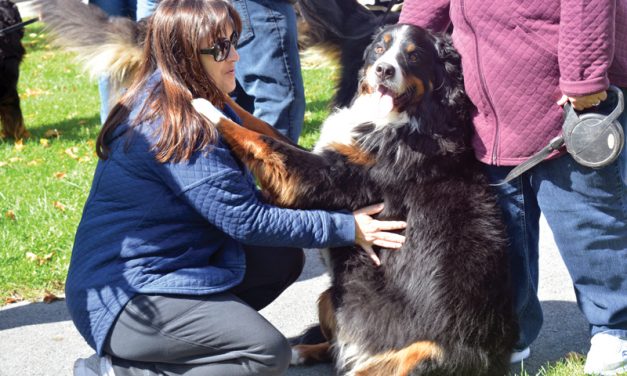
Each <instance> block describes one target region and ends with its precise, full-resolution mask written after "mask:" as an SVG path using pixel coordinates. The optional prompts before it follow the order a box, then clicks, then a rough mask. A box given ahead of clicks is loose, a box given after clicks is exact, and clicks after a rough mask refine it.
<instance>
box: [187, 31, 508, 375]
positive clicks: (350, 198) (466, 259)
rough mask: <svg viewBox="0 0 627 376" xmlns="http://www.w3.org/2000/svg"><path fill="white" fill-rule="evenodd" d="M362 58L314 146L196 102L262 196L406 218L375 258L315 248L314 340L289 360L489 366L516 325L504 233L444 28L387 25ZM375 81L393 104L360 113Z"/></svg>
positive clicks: (459, 369)
mask: <svg viewBox="0 0 627 376" xmlns="http://www.w3.org/2000/svg"><path fill="white" fill-rule="evenodd" d="M416 51H417V55H413V53H414V52H416ZM386 54H388V55H386ZM365 60H366V63H365V66H364V68H363V70H362V74H361V80H360V91H359V93H358V95H357V98H356V99H355V101H354V102H353V104H352V105H351V106H350V107H349V108H346V109H340V110H338V111H336V112H334V113H333V114H332V115H331V116H330V117H329V119H327V121H326V122H325V124H324V125H323V130H322V134H321V141H320V142H319V143H318V145H317V146H316V152H315V153H310V152H307V151H304V150H302V149H300V148H298V147H296V146H294V145H290V144H288V143H285V142H283V141H280V140H277V139H275V138H273V137H270V136H267V135H262V134H259V133H256V132H252V131H249V130H247V129H245V128H250V124H249V123H248V121H246V120H245V121H244V124H243V125H244V127H240V126H238V125H236V124H234V123H232V122H231V121H229V120H227V119H226V118H224V117H223V116H221V115H220V113H219V112H218V111H217V110H215V109H211V108H210V107H211V106H210V105H208V107H209V108H207V107H203V106H197V108H198V109H199V110H200V111H201V112H202V113H204V114H206V115H207V116H208V118H209V119H210V120H211V121H212V122H214V123H216V124H218V126H219V127H220V132H221V134H222V136H223V137H224V138H225V140H226V141H227V142H228V143H229V144H230V145H231V147H232V149H233V151H234V153H235V154H236V155H237V156H238V158H240V159H241V160H242V161H243V162H244V163H245V164H246V165H247V166H248V167H249V168H250V169H251V170H252V171H253V173H254V174H255V176H256V177H257V178H258V179H259V181H260V183H261V185H262V186H263V187H264V190H265V192H266V193H267V194H268V198H269V200H271V201H272V202H274V203H276V204H278V205H282V206H286V207H295V208H323V209H329V210H334V209H346V208H348V209H357V208H359V207H362V206H365V205H368V204H372V203H375V202H378V201H384V202H385V209H384V211H383V212H382V213H381V215H380V218H384V219H394V220H406V221H407V224H408V227H407V229H406V231H405V235H406V238H407V240H406V243H405V244H404V245H403V247H402V249H401V250H399V251H389V250H380V252H379V257H380V258H381V261H382V266H381V267H378V268H377V267H374V266H373V265H372V262H371V260H370V259H369V258H368V257H367V256H366V254H365V253H364V252H361V251H359V250H357V249H355V248H354V247H345V248H336V249H331V250H330V251H328V253H327V254H326V256H327V259H328V260H329V261H330V263H329V264H330V265H329V266H330V269H331V275H332V286H331V288H330V289H329V290H328V291H326V292H325V293H323V294H322V296H321V298H320V301H319V304H320V307H319V312H320V324H321V328H322V332H323V333H324V334H325V337H326V338H327V339H328V343H326V344H325V343H322V344H317V345H304V346H297V347H296V349H295V350H296V352H297V353H296V361H297V362H307V361H315V360H324V359H326V358H328V355H325V354H326V353H328V352H329V351H332V353H333V359H334V360H335V362H336V366H337V367H338V370H339V371H340V372H341V373H343V374H347V375H408V374H410V373H411V374H420V375H427V374H428V375H431V374H434V375H436V374H437V375H441V374H444V375H503V374H505V373H506V372H507V371H508V366H509V355H510V353H511V351H512V348H513V345H514V343H515V341H516V335H517V334H516V333H517V326H516V323H515V319H514V314H513V309H512V305H511V304H512V303H511V298H510V289H509V284H508V282H509V281H508V270H509V268H508V263H507V258H506V251H505V244H506V240H505V236H504V228H503V225H502V223H501V222H500V216H499V209H498V207H497V205H496V200H495V198H494V197H493V195H492V193H491V191H490V189H489V186H488V184H487V181H486V179H485V177H484V176H483V174H482V172H481V169H480V166H479V164H478V162H477V161H476V160H475V159H474V156H473V153H472V150H471V149H470V147H469V144H470V132H471V124H470V117H469V110H470V104H469V102H468V99H467V98H466V96H465V93H464V90H463V83H462V80H461V74H460V72H459V69H460V68H459V67H460V64H459V63H460V61H459V56H458V55H457V53H456V52H455V51H454V49H453V48H452V46H451V44H450V41H449V40H448V38H446V37H444V36H435V35H431V34H429V33H427V32H426V31H424V30H421V29H419V28H416V27H410V26H407V25H400V26H393V27H389V28H386V29H384V30H383V31H382V32H381V33H380V34H379V35H378V36H377V37H376V38H375V40H374V41H373V43H372V44H371V45H370V46H369V47H368V49H367V51H366V55H365ZM394 62H396V63H394ZM394 64H396V65H395V66H394ZM390 66H392V67H394V69H391V68H390ZM381 67H383V68H384V69H379V68H381ZM391 71H395V72H396V74H394V75H389V74H388V73H389V72H391ZM373 72H374V73H373ZM380 92H383V93H384V95H391V96H393V98H394V110H393V111H392V112H391V113H389V114H388V115H386V116H384V117H381V118H376V119H373V120H372V121H365V122H364V121H363V119H364V112H366V113H367V111H368V109H367V107H368V106H369V105H370V104H371V103H372V102H371V101H370V99H368V98H370V96H372V95H373V93H374V95H375V96H377V95H378V94H376V93H380ZM364 101H365V102H364ZM364 103H365V105H364ZM232 105H233V106H235V105H234V104H232ZM239 111H241V110H239ZM367 116H368V115H366V117H367ZM256 127H257V128H259V126H258V125H257V126H256ZM346 133H348V135H347V134H346Z"/></svg>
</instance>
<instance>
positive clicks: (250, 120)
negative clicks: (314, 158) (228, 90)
mask: <svg viewBox="0 0 627 376" xmlns="http://www.w3.org/2000/svg"><path fill="white" fill-rule="evenodd" d="M225 101H226V104H228V105H229V106H230V107H231V108H232V109H233V111H234V112H235V113H236V114H237V116H239V118H240V119H242V126H243V127H245V128H248V129H250V130H253V131H255V132H258V133H261V134H265V135H266V136H270V137H272V138H274V139H277V140H280V141H282V142H285V143H286V144H290V145H294V146H296V144H294V143H293V142H292V140H290V139H289V138H287V137H285V136H284V135H282V134H281V133H280V132H278V131H277V130H276V129H275V128H274V127H272V126H271V125H270V124H268V123H266V122H265V121H263V120H261V119H259V118H257V117H255V116H254V115H252V114H251V113H250V112H248V111H246V110H244V109H243V108H242V107H241V106H240V105H239V104H237V102H235V101H234V100H233V98H231V97H229V96H227V97H226V98H225Z"/></svg>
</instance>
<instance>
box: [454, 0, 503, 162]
mask: <svg viewBox="0 0 627 376" xmlns="http://www.w3.org/2000/svg"><path fill="white" fill-rule="evenodd" d="M460 8H461V12H462V17H464V21H465V22H466V25H467V26H468V28H469V29H470V31H471V32H472V35H473V38H474V39H475V56H476V59H477V73H478V74H479V83H480V84H481V90H482V91H483V95H484V97H485V98H486V100H487V101H488V105H489V106H490V109H491V110H492V114H493V115H494V122H495V127H494V142H493V143H492V156H491V161H492V163H491V164H493V165H494V164H496V154H497V152H496V151H497V147H498V143H499V117H498V115H497V114H496V110H495V108H494V104H493V103H492V98H491V97H490V93H489V92H488V86H487V84H486V82H485V77H484V76H483V69H482V67H481V61H480V60H479V39H478V38H477V33H475V29H474V28H473V27H472V25H471V24H470V22H469V21H468V17H467V16H466V4H465V0H461V1H460Z"/></svg>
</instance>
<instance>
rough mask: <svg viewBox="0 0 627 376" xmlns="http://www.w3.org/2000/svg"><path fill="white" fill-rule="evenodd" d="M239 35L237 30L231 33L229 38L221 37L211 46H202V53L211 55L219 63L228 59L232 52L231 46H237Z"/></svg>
mask: <svg viewBox="0 0 627 376" xmlns="http://www.w3.org/2000/svg"><path fill="white" fill-rule="evenodd" d="M238 39H239V35H238V34H237V32H236V31H234V32H233V33H232V34H231V37H230V38H229V39H220V40H218V41H217V42H216V43H215V44H214V45H213V46H212V47H210V48H201V49H200V53H201V54H202V55H211V56H213V59H214V60H215V61H216V62H217V63H219V62H221V61H224V60H226V59H227V58H228V57H229V53H230V52H231V46H232V47H233V48H237V40H238Z"/></svg>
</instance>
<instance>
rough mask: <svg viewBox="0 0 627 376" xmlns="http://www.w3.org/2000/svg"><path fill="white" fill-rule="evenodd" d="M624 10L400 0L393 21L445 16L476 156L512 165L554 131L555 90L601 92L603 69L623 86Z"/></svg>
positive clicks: (539, 0)
mask: <svg viewBox="0 0 627 376" xmlns="http://www.w3.org/2000/svg"><path fill="white" fill-rule="evenodd" d="M584 3H585V4H584ZM626 8H627V0H618V1H617V8H616V9H613V8H612V7H611V6H610V5H608V2H607V1H603V0H591V1H587V2H581V1H578V0H577V1H575V0H564V1H561V2H560V1H555V0H554V1H550V0H549V1H546V0H528V1H522V2H521V1H507V0H481V1H474V0H452V1H447V0H435V1H428V2H427V1H421V0H406V1H405V2H404V5H403V12H402V14H401V18H400V22H404V23H411V24H415V25H418V26H423V27H427V28H431V29H433V30H435V31H443V30H445V29H446V26H447V25H448V21H449V20H452V22H453V24H454V25H455V27H454V30H453V41H454V43H455V46H456V47H457V49H458V50H459V51H460V52H461V53H462V56H463V60H462V65H463V69H464V74H465V77H466V81H465V83H466V89H467V91H468V95H469V96H470V97H471V99H472V101H473V103H475V105H476V106H477V108H478V110H479V113H477V114H476V115H475V119H474V123H475V129H476V135H475V138H474V140H473V145H474V147H475V150H476V154H477V157H478V158H479V159H480V160H481V161H483V162H487V163H494V164H500V165H515V164H518V163H520V162H522V161H524V160H525V159H526V158H528V157H529V156H530V155H531V154H533V153H535V152H536V151H537V150H539V149H541V148H542V147H544V146H545V145H546V144H547V143H548V141H549V140H550V139H551V138H553V137H554V136H556V135H558V134H559V133H560V131H561V120H562V110H561V109H560V108H559V106H557V105H556V104H555V102H556V101H557V99H559V97H560V96H561V92H562V91H564V92H567V93H569V94H580V95H581V94H588V93H592V92H596V91H599V90H603V89H604V88H605V87H606V85H607V84H608V79H607V72H609V76H610V78H611V79H612V82H613V83H615V84H617V85H620V86H627V48H624V47H625V46H626V45H627V44H626V43H625V40H626V39H627V14H626ZM447 11H448V16H449V17H450V18H449V19H447V17H446V16H447V13H446V12H447ZM614 13H615V17H614ZM614 19H615V23H616V27H615V29H616V32H615V35H616V38H615V39H616V41H615V42H614V46H615V55H614V60H613V62H612V60H611V59H612V49H611V46H612V31H613V29H612V24H613V22H612V21H613V20H614ZM477 30H480V31H481V32H480V33H477ZM610 63H611V64H612V65H611V66H610ZM547 94H548V95H547Z"/></svg>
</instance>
